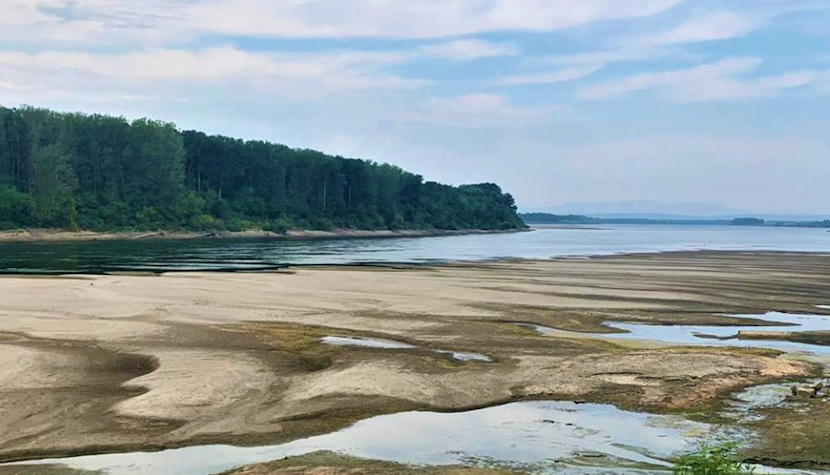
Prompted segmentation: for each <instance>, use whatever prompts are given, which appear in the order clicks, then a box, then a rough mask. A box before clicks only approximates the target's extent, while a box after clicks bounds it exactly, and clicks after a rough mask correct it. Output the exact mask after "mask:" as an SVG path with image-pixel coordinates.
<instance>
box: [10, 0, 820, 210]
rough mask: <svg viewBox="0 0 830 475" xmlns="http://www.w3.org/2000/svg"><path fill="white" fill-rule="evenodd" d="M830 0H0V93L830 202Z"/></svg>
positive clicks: (298, 137)
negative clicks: (829, 184)
mask: <svg viewBox="0 0 830 475" xmlns="http://www.w3.org/2000/svg"><path fill="white" fill-rule="evenodd" d="M828 25H830V0H719V1H714V0H407V1H402V0H398V1H391V0H177V1H173V0H142V1H140V2H139V1H135V0H74V1H66V0H0V104H3V105H6V106H16V105H20V104H32V105H38V106H45V107H51V108H56V109H60V110H73V111H75V110H80V111H85V112H104V113H110V114H116V115H125V116H127V117H131V118H132V117H140V116H150V117H154V118H159V119H163V120H169V121H174V122H176V123H177V124H179V126H180V127H182V128H196V129H201V130H205V131H207V132H211V133H222V134H228V135H234V136H240V137H244V138H259V139H267V140H271V141H275V142H281V143H286V144H288V145H291V146H295V147H309V148H316V149H321V150H324V151H326V152H330V153H335V154H341V155H345V156H354V157H360V158H368V159H373V160H377V161H385V162H390V163H394V164H397V165H400V166H402V167H404V168H406V169H409V170H412V171H415V172H418V173H421V174H423V175H424V176H425V177H426V178H427V179H431V180H438V181H443V182H449V183H465V182H481V181H493V182H497V183H500V184H501V185H502V186H503V187H504V188H506V189H507V190H508V191H510V192H511V193H513V194H514V195H515V196H516V198H517V200H518V202H519V204H520V205H521V206H522V208H524V209H539V208H544V207H546V206H551V205H557V204H560V203H566V202H604V201H625V200H656V201H663V202H678V203H684V202H685V203H689V202H693V203H712V204H719V205H725V206H730V207H733V208H736V209H740V210H747V211H764V212H770V213H801V214H810V213H814V214H828V215H830V186H828V183H829V182H830V132H828V131H830V27H828Z"/></svg>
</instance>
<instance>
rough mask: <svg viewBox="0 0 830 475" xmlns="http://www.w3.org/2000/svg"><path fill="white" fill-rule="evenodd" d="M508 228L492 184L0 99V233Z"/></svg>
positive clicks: (510, 213) (504, 197)
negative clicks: (456, 182) (444, 179)
mask: <svg viewBox="0 0 830 475" xmlns="http://www.w3.org/2000/svg"><path fill="white" fill-rule="evenodd" d="M22 227H48V228H67V229H75V230H77V229H85V230H93V231H111V230H158V229H186V230H210V231H213V230H228V231H243V230H247V229H267V230H271V231H275V232H286V231H288V230H290V229H295V228H297V229H314V230H329V229H335V228H340V229H343V228H346V229H362V230H387V229H391V230H398V229H440V230H450V229H486V230H492V229H515V228H522V227H524V223H523V222H522V221H521V219H519V217H518V216H517V214H516V205H515V203H514V201H513V197H512V196H510V195H509V194H507V193H504V192H503V191H502V190H501V188H499V187H498V186H497V185H495V184H492V183H483V184H475V185H463V186H449V185H443V184H440V183H435V182H425V181H424V179H423V178H422V177H421V176H420V175H416V174H413V173H409V172H407V171H404V170H402V169H400V168H398V167H396V166H392V165H388V164H378V163H374V162H371V161H366V160H359V159H347V158H343V157H339V156H331V155H326V154H324V153H321V152H317V151H314V150H301V149H292V148H289V147H286V146H285V145H279V144H273V143H269V142H263V141H243V140H239V139H234V138H230V137H223V136H208V135H205V134H203V133H201V132H197V131H184V132H183V131H180V130H179V129H178V128H176V126H175V125H173V124H169V123H164V122H158V121H153V120H148V119H140V120H134V121H127V120H126V119H124V118H121V117H109V116H103V115H85V114H64V113H58V112H53V111H50V110H45V109H36V108H31V107H23V108H19V109H6V108H3V107H0V229H15V228H22Z"/></svg>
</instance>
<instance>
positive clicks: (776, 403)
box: [723, 379, 827, 423]
mask: <svg viewBox="0 0 830 475" xmlns="http://www.w3.org/2000/svg"><path fill="white" fill-rule="evenodd" d="M817 383H823V384H827V381H826V380H824V379H814V380H810V381H805V382H803V383H800V384H798V386H813V385H815V384H817ZM792 386H793V383H783V384H766V385H762V386H753V387H751V388H747V389H745V390H744V391H741V392H740V393H738V394H735V395H733V396H732V401H731V402H730V403H729V404H728V409H727V410H726V411H725V412H724V413H723V415H724V416H726V417H730V418H733V419H735V420H736V421H738V422H740V423H747V422H755V421H759V420H763V419H765V418H766V415H764V414H763V412H762V411H763V410H764V409H768V408H772V407H784V406H786V407H787V408H789V409H791V410H793V411H796V412H800V411H805V410H807V409H808V408H809V405H810V402H809V401H808V400H806V399H798V398H791V397H789V396H790V395H791V394H792V393H791V389H790V388H792Z"/></svg>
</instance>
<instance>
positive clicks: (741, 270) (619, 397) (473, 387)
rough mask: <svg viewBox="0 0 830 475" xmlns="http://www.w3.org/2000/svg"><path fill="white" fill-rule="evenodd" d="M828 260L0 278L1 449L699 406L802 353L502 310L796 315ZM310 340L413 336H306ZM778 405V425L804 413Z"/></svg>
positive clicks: (650, 260)
mask: <svg viewBox="0 0 830 475" xmlns="http://www.w3.org/2000/svg"><path fill="white" fill-rule="evenodd" d="M828 276H830V257H828V256H821V255H809V254H785V253H728V252H723V253H712V252H690V253H674V254H655V255H638V256H615V257H604V258H594V259H581V260H567V259H563V260H552V261H513V262H499V263H486V264H483V263H478V264H456V265H444V266H433V267H418V266H415V267H410V268H406V269H393V268H382V267H381V268H378V267H374V268H361V267H328V268H323V267H308V268H304V267H296V268H291V269H290V270H289V271H286V272H275V273H261V274H256V273H245V274H227V273H225V274H209V273H204V274H198V273H193V274H165V275H162V276H129V275H117V276H116V275H113V276H67V277H49V278H46V277H44V278H31V277H29V278H23V277H10V276H7V277H0V289H2V292H0V427H2V428H3V429H4V430H2V431H0V460H3V461H12V460H24V459H35V458H45V457H60V456H67V455H81V454H96V453H108V452H131V451H139V450H159V449H169V448H176V447H186V446H197V445H204V444H233V445H248V446H253V445H260V446H262V445H275V444H280V443H284V442H288V441H291V440H296V439H300V438H306V437H309V436H314V435H318V434H327V433H331V432H334V431H337V430H340V429H343V428H345V427H347V426H349V425H351V424H352V423H354V422H355V421H359V420H363V419H366V418H368V417H371V416H377V415H382V414H391V413H398V412H405V411H412V410H429V411H438V412H458V411H465V410H471V409H477V408H483V407H488V406H495V405H500V404H504V403H507V402H511V401H523V400H540V399H542V400H559V401H574V400H578V401H586V402H591V403H606V404H613V405H614V406H616V407H618V408H620V409H623V410H634V411H648V412H653V413H672V412H677V413H682V414H687V415H688V414H697V415H698V416H700V415H702V416H700V417H701V418H706V417H707V415H709V416H712V415H713V414H714V413H715V412H716V410H715V409H716V408H717V407H719V405H720V404H722V403H723V401H725V400H726V399H728V397H729V395H730V394H732V393H735V392H737V391H740V390H742V389H744V388H747V387H750V386H754V385H760V384H769V383H775V382H782V381H792V380H798V379H800V378H811V377H815V376H819V375H820V373H821V368H820V367H818V366H817V365H816V364H814V363H812V362H808V361H801V360H799V359H795V358H788V357H781V352H780V351H776V350H771V349H759V348H754V349H753V348H734V347H707V346H695V347H688V346H683V345H676V346H670V347H654V346H653V345H648V344H639V342H637V341H631V340H628V341H626V342H625V344H622V343H621V342H618V341H614V340H611V339H608V340H603V339H597V338H595V337H594V336H591V337H590V338H584V339H582V338H558V337H556V336H551V335H548V336H546V335H542V334H539V333H538V332H536V331H534V330H533V329H532V328H526V327H522V326H519V325H516V322H522V323H527V324H535V325H543V326H547V327H551V328H555V329H557V330H563V331H569V332H577V333H579V332H583V333H584V332H600V333H603V332H604V333H608V332H615V331H617V332H618V331H620V330H619V329H618V330H614V329H613V328H609V327H608V326H606V323H607V322H620V323H621V324H630V323H645V324H660V325H690V326H694V325H707V326H711V325H714V326H729V325H739V326H741V327H753V326H758V327H765V326H767V325H768V322H765V321H764V320H763V319H762V318H758V319H757V320H755V319H752V318H736V317H728V316H724V315H726V314H738V315H749V314H755V315H764V314H765V313H767V312H769V311H777V312H785V313H791V314H815V313H820V314H825V315H827V314H830V311H828V310H826V309H821V308H819V309H817V306H818V305H826V304H827V302H830V279H828ZM782 331H785V332H786V327H783V328H782ZM330 336H338V337H341V338H353V339H363V340H367V339H368V340H384V341H394V342H400V343H402V344H406V345H411V346H412V347H413V348H402V349H400V350H396V349H388V348H371V347H365V346H337V345H328V344H325V343H324V342H323V341H322V340H323V339H324V338H326V337H330ZM438 351H452V352H457V353H474V354H479V355H486V356H487V357H489V358H490V359H491V360H492V361H490V362H483V361H461V360H458V359H454V358H453V357H452V354H444V353H439V352H438ZM826 406H827V405H824V406H816V409H815V410H816V411H822V410H826ZM782 411H783V412H782V413H781V414H780V415H776V417H778V418H779V419H776V420H778V421H779V423H780V424H785V423H786V424H791V425H788V426H787V427H792V430H801V429H803V427H801V426H800V425H802V426H805V427H806V426H807V425H809V420H805V419H806V417H809V415H808V416H806V417H805V415H804V414H801V413H799V414H793V413H788V412H786V411H785V410H782ZM764 440H765V441H770V440H772V438H771V436H770V437H767V438H765V439H764ZM810 440H811V444H812V445H810V444H806V443H805V444H804V445H803V446H802V448H803V450H798V451H793V450H786V447H784V448H782V447H780V446H769V445H765V444H767V442H763V443H758V444H756V445H755V448H754V449H753V450H755V452H753V454H752V455H753V457H755V458H757V459H758V460H764V461H765V462H768V463H770V464H775V463H776V461H781V462H785V463H791V464H807V465H811V466H819V467H822V466H828V465H830V453H828V452H827V451H826V449H825V447H827V446H828V445H830V431H826V430H824V431H821V430H818V429H816V431H815V435H814V436H813V438H812V439H810ZM8 470H11V469H9V468H8V467H0V474H5V473H25V472H23V471H22V470H24V469H23V468H20V467H19V466H17V468H15V469H14V470H17V471H11V472H9V471H8ZM251 470H260V468H252V469H251ZM35 473H36V472H35ZM240 473H246V472H240ZM251 473H260V472H256V471H254V472H251ZM263 473H269V472H263ZM274 473H281V472H278V471H275V472H274ZM289 473H290V472H289ZM300 473H302V472H300ZM323 473H326V472H323ZM332 473H339V472H337V471H334V472H332ZM347 473H348V472H347ZM361 473H362V472H361ZM428 473H429V472H428Z"/></svg>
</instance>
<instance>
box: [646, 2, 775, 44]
mask: <svg viewBox="0 0 830 475" xmlns="http://www.w3.org/2000/svg"><path fill="white" fill-rule="evenodd" d="M762 25H763V21H762V20H761V19H760V18H757V17H756V16H755V15H752V14H748V13H736V12H730V11H718V12H712V13H708V14H705V15H700V16H695V17H692V18H690V19H688V20H686V21H685V22H683V23H682V24H680V25H678V26H676V27H674V28H671V29H669V30H666V31H662V32H659V33H656V34H652V35H646V36H640V37H635V38H633V39H632V40H630V41H631V42H632V44H633V45H635V46H636V47H638V48H640V49H642V48H644V47H651V46H663V45H676V44H686V43H701V42H707V41H721V40H728V39H732V38H740V37H742V36H745V35H747V34H749V33H751V32H753V31H755V30H756V29H758V28H760V27H761V26H762Z"/></svg>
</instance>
